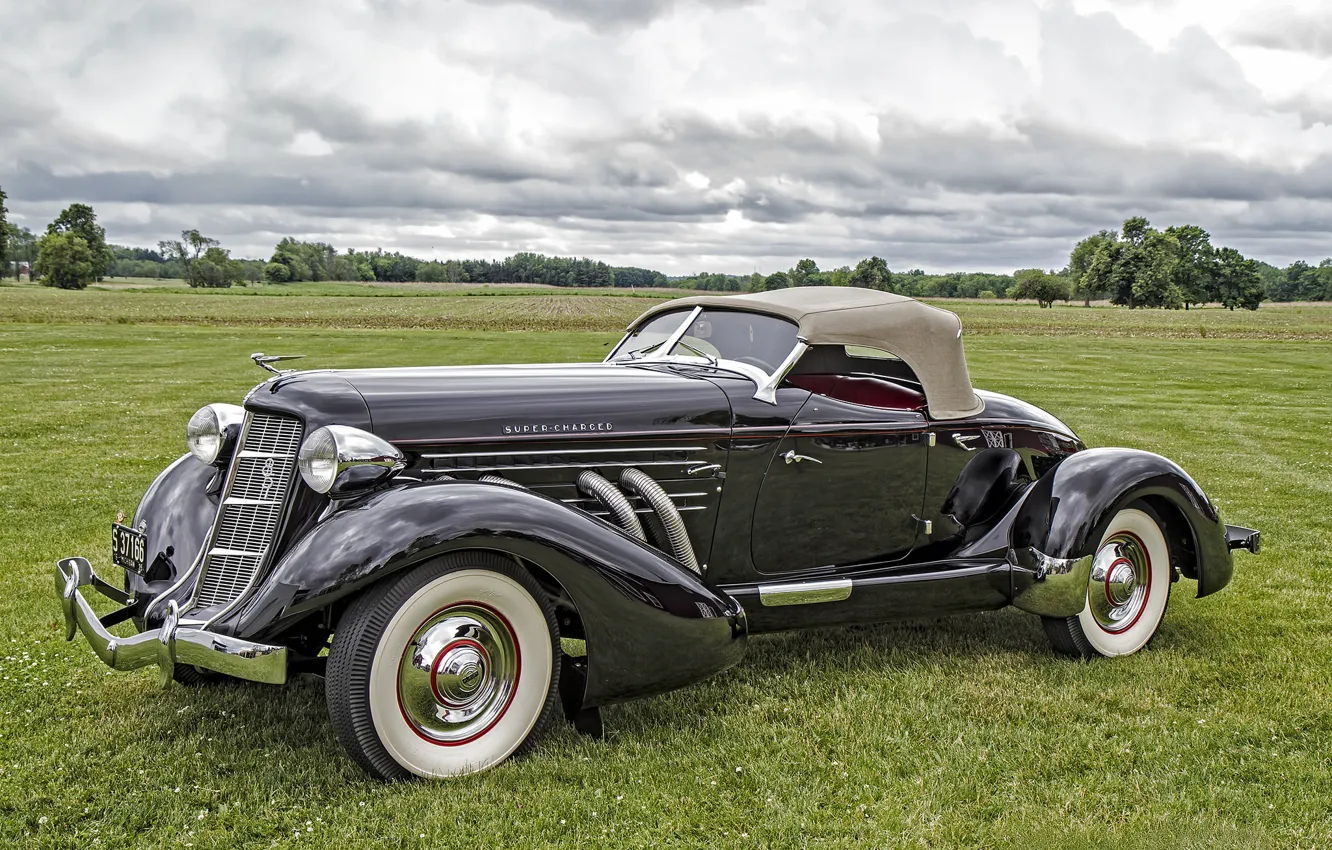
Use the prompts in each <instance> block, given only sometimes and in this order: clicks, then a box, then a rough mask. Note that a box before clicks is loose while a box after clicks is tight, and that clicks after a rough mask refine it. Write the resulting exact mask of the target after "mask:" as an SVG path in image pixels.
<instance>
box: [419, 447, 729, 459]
mask: <svg viewBox="0 0 1332 850" xmlns="http://www.w3.org/2000/svg"><path fill="white" fill-rule="evenodd" d="M706 448H707V446H666V447H662V446H647V447H642V446H635V447H630V448H613V447H612V448H604V449H541V450H539V451H527V452H513V451H505V450H504V449H496V450H492V451H487V452H444V453H440V454H435V453H432V452H425V453H422V454H421V455H419V457H422V458H434V459H441V458H443V459H451V458H462V457H545V456H546V455H594V454H629V453H630V452H701V451H704V450H706Z"/></svg>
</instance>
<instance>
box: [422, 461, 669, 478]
mask: <svg viewBox="0 0 1332 850" xmlns="http://www.w3.org/2000/svg"><path fill="white" fill-rule="evenodd" d="M688 462H689V461H687V460H637V461H635V460H625V461H613V460H607V461H588V462H587V463H531V464H519V465H518V466H436V467H432V468H430V469H422V470H420V474H421V475H450V474H452V473H455V472H522V471H523V470H527V469H596V468H604V467H608V466H614V467H620V466H683V465H684V464H686V463H688Z"/></svg>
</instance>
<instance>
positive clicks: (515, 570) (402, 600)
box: [56, 288, 1259, 779]
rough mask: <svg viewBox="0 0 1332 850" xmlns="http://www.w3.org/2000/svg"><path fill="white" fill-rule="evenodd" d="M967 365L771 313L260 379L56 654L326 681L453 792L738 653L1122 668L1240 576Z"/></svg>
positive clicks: (676, 311)
mask: <svg viewBox="0 0 1332 850" xmlns="http://www.w3.org/2000/svg"><path fill="white" fill-rule="evenodd" d="M961 335H962V330H961V324H960V322H959V321H958V319H957V317H956V316H955V315H953V314H952V313H949V312H946V311H943V310H939V309H936V308H934V307H929V306H926V305H924V304H921V303H919V302H917V301H913V300H911V299H909V298H904V297H901V296H897V295H891V294H886V293H878V292H871V291H865V290H857V289H827V288H817V289H816V288H809V289H790V290H785V291H780V292H767V293H756V294H752V295H741V296H732V297H723V296H719V297H711V296H709V297H697V298H685V299H681V300H676V301H668V302H664V303H661V304H659V305H657V306H655V307H653V308H652V309H650V310H648V311H647V312H646V313H645V314H644V315H643V316H642V317H641V318H639V319H638V320H637V321H636V322H635V323H634V324H633V325H632V326H631V327H630V328H629V331H628V334H627V335H626V336H625V337H624V339H623V340H621V342H620V343H619V344H618V345H617V346H616V347H615V348H614V349H613V350H612V352H611V354H610V355H609V356H608V357H607V358H606V360H605V362H603V363H585V364H566V365H519V366H473V367H449V368H411V369H364V370H349V371H340V370H333V371H318V370H316V371H305V372H289V373H277V374H276V375H275V376H274V377H271V378H269V379H268V380H266V381H265V382H264V383H261V384H260V385H259V386H257V387H255V388H254V389H253V390H251V391H250V393H249V395H247V396H246V397H245V400H244V404H243V406H235V405H230V404H210V405H208V406H206V407H204V408H202V409H201V410H199V412H198V413H196V414H195V415H194V416H193V417H192V418H191V419H190V422H189V425H188V428H187V439H186V442H187V445H188V448H189V453H188V454H185V455H183V456H182V457H181V458H180V459H179V460H177V461H175V462H174V463H173V464H171V466H169V467H168V468H167V469H166V470H165V471H164V472H162V473H161V474H160V475H159V476H158V478H157V480H156V481H154V482H153V483H152V485H151V486H150V487H149V488H148V491H147V493H146V494H145V495H144V497H143V499H142V501H141V502H140V504H139V506H138V509H137V511H136V512H135V514H134V516H133V519H132V520H131V521H130V522H128V523H124V522H117V523H115V524H113V529H112V532H113V534H112V537H113V561H114V562H115V563H116V564H117V565H119V566H121V567H123V568H124V579H123V581H121V580H119V579H117V580H115V581H108V580H104V579H102V578H100V577H98V576H97V575H96V574H95V573H94V571H93V569H92V567H91V566H90V564H89V562H88V561H87V560H86V559H83V558H66V559H64V560H62V561H60V562H59V563H58V565H57V573H56V586H57V591H58V592H59V594H60V599H61V602H62V605H63V608H64V613H65V618H66V622H67V626H68V633H69V637H70V639H73V637H74V635H75V633H76V632H80V631H81V632H82V633H83V635H84V637H85V638H86V639H87V640H88V642H89V643H90V644H91V645H92V648H93V650H94V651H95V652H96V653H97V655H98V656H99V657H100V658H101V659H102V660H103V661H104V662H106V663H107V664H109V665H111V666H112V667H115V668H117V669H122V670H124V669H132V668H136V667H142V666H146V665H152V664H156V665H158V666H159V667H160V668H161V671H162V677H163V683H164V684H166V683H169V682H170V681H171V680H172V679H174V680H176V681H180V682H184V683H189V684H199V683H203V682H207V681H215V680H218V679H223V678H227V677H235V678H240V679H248V680H252V681H258V682H269V683H274V684H281V683H283V682H285V681H286V680H287V678H288V677H289V676H291V675H293V674H295V673H297V672H301V671H307V672H314V673H321V674H323V675H324V676H325V682H326V685H325V686H326V692H327V699H328V708H329V713H330V715H331V717H332V722H333V728H334V729H335V730H336V733H337V735H338V737H339V738H340V739H341V741H342V743H343V744H344V745H345V746H346V748H347V750H348V751H349V752H350V753H351V755H352V756H353V757H354V758H355V759H356V761H357V762H359V763H360V764H361V765H362V766H363V767H364V768H365V769H366V770H367V771H369V772H370V773H371V774H373V775H375V776H378V777H382V778H386V779H389V778H402V777H408V776H411V775H413V774H415V775H420V776H450V775H458V774H464V773H469V772H473V771H477V770H481V769H484V768H486V767H489V766H491V765H494V764H496V763H497V762H500V761H502V760H504V759H506V758H508V757H509V756H511V755H513V754H515V753H517V752H519V751H521V750H523V749H524V748H526V747H528V746H530V745H531V744H532V742H533V741H534V740H535V739H536V738H537V737H538V736H539V735H540V733H541V732H542V730H543V728H545V727H546V726H548V724H549V723H550V722H552V720H553V718H554V717H556V716H557V715H558V714H560V713H563V714H564V716H565V717H566V718H568V719H569V720H571V721H572V722H573V723H574V725H575V726H576V727H577V728H578V729H580V730H582V731H585V732H589V733H593V734H595V733H599V731H600V728H601V720H600V714H599V712H598V707H599V706H603V705H606V704H608V703H612V702H615V701H619V700H627V699H631V698H635V697H643V696H648V695H651V694H657V693H661V692H663V691H667V690H669V689H672V688H678V687H681V686H683V685H688V684H690V683H692V682H696V681H698V680H700V679H702V678H704V677H707V676H710V675H712V674H714V673H716V672H718V671H720V670H723V669H725V668H727V667H729V666H730V665H732V664H735V663H736V662H737V661H739V660H740V658H741V656H742V654H743V651H744V647H745V639H746V636H747V635H748V634H751V633H755V632H764V631H770V630H777V629H793V628H804V627H810V626H837V625H846V624H852V623H872V622H881V621H888V620H893V619H898V618H907V617H911V618H917V617H932V616H935V615H941V614H947V613H951V612H958V611H984V610H989V609H995V608H1000V607H1002V606H1005V605H1010V604H1011V605H1015V606H1017V607H1018V608H1021V609H1023V610H1025V611H1030V612H1032V613H1034V614H1037V615H1039V616H1041V617H1042V618H1043V619H1044V624H1045V629H1046V631H1047V632H1048V634H1049V637H1050V639H1051V641H1052V643H1053V645H1054V647H1055V649H1056V650H1058V651H1060V652H1064V653H1067V654H1070V655H1075V656H1095V655H1125V654H1128V653H1132V652H1134V651H1136V650H1138V649H1140V648H1141V647H1142V646H1143V645H1144V644H1146V643H1147V641H1148V639H1150V638H1151V637H1152V635H1153V633H1155V631H1156V629H1157V626H1158V625H1159V623H1160V622H1161V618H1162V616H1163V614H1164V613H1165V608H1166V599H1167V597H1168V595H1169V593H1170V589H1171V586H1172V585H1173V584H1174V583H1175V582H1176V581H1177V580H1178V579H1179V578H1180V577H1181V576H1183V577H1185V578H1188V579H1190V580H1192V581H1195V582H1196V583H1197V593H1198V595H1199V596H1206V595H1208V594H1211V593H1215V592H1216V591H1218V590H1220V589H1221V588H1222V587H1224V586H1225V585H1226V584H1227V583H1228V582H1229V581H1230V577H1231V570H1232V565H1231V550H1233V549H1237V548H1244V549H1248V550H1249V551H1252V552H1257V551H1258V543H1259V536H1258V532H1256V531H1253V530H1250V529H1246V528H1239V527H1235V526H1226V525H1223V524H1221V522H1220V520H1219V518H1218V516H1217V511H1216V509H1215V507H1214V506H1213V505H1212V504H1211V503H1210V502H1209V501H1208V499H1207V497H1206V496H1204V495H1203V492H1202V490H1201V489H1199V487H1198V485H1197V484H1195V483H1194V482H1193V480H1192V479H1191V478H1190V477H1189V476H1188V475H1187V474H1186V473H1185V472H1184V471H1183V470H1182V469H1180V468H1179V467H1178V466H1176V465H1175V464H1174V463H1172V462H1170V461H1169V460H1166V459H1165V458H1163V457H1160V456H1159V455H1155V454H1150V453H1148V452H1143V451H1135V450H1131V449H1115V448H1099V449H1088V448H1085V447H1084V446H1083V444H1082V443H1081V441H1079V440H1078V438H1077V437H1076V436H1075V435H1074V434H1073V432H1072V431H1071V430H1069V428H1068V427H1067V426H1065V425H1064V424H1063V423H1062V422H1060V421H1059V420H1058V419H1056V418H1055V417H1053V416H1051V415H1050V414H1048V413H1046V412H1044V411H1042V410H1039V409H1037V408H1035V407H1033V406H1031V405H1029V404H1025V403H1023V402H1021V401H1018V400H1016V399H1013V398H1010V397H1008V396H1004V395H999V394H997V393H987V392H981V391H976V390H973V389H972V386H971V381H970V379H969V377H968V374H967V366H966V361H965V358H964V356H963V349H962V340H961ZM255 358H256V361H257V362H259V363H260V365H263V366H265V368H268V369H269V370H270V371H274V372H276V369H274V368H273V367H272V366H270V365H269V363H270V362H272V361H274V360H276V359H280V358H272V357H263V356H262V355H255ZM84 587H92V588H94V589H96V590H98V591H100V592H102V593H103V594H105V595H107V596H110V597H112V598H113V599H116V600H118V601H119V602H121V603H122V604H123V605H124V607H123V608H121V609H120V610H118V611H116V612H114V613H111V614H108V615H106V616H103V617H100V618H99V617H98V616H97V615H96V614H95V613H94V611H93V609H92V608H91V607H90V606H89V605H88V603H87V601H86V600H85V599H84V598H83V595H82V591H81V588H84ZM122 587H123V589H122ZM124 621H132V623H133V624H134V626H135V627H136V628H137V630H138V634H136V635H134V636H131V637H120V636H116V635H113V634H111V632H110V631H109V629H110V627H112V626H113V625H115V624H117V623H121V622H124Z"/></svg>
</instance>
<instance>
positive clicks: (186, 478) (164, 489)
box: [126, 453, 218, 597]
mask: <svg viewBox="0 0 1332 850" xmlns="http://www.w3.org/2000/svg"><path fill="white" fill-rule="evenodd" d="M216 472H217V470H215V469H214V468H213V467H211V466H208V465H207V464H204V463H202V462H200V461H199V460H198V459H197V458H195V457H194V455H192V454H188V453H187V454H184V455H181V456H180V457H178V458H176V460H175V461H173V462H172V464H171V465H170V466H168V467H167V468H166V469H164V470H162V472H161V473H160V474H159V475H158V476H157V478H156V479H154V480H153V483H152V484H151V485H149V487H148V490H147V491H146V492H145V493H144V494H143V498H142V499H140V500H139V507H138V509H137V510H135V512H134V519H133V520H132V523H133V525H134V526H135V527H136V528H137V527H138V526H139V525H140V524H142V525H143V526H144V531H145V533H146V534H147V537H148V545H147V547H146V549H145V553H146V556H147V561H148V579H149V580H148V581H145V580H144V579H143V578H142V577H140V576H138V575H136V574H134V573H132V572H129V571H126V576H127V582H128V587H127V588H126V589H127V590H129V591H131V592H132V593H134V594H136V595H138V596H142V597H151V596H153V595H155V594H157V593H160V592H161V591H162V590H163V589H165V588H166V587H168V586H169V585H170V584H171V583H172V582H174V581H175V580H176V577H177V574H178V572H179V571H180V570H188V569H189V568H190V566H191V565H192V564H193V563H194V560H195V559H196V558H197V557H198V556H199V551H200V550H201V549H203V545H204V541H205V540H207V539H208V532H209V530H210V529H211V528H212V527H213V520H214V519H215V518H216V517H217V503H218V493H217V491H214V492H212V493H209V492H208V484H209V482H210V481H212V479H213V476H214V475H215V474H216Z"/></svg>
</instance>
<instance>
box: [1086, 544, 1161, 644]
mask: <svg viewBox="0 0 1332 850" xmlns="http://www.w3.org/2000/svg"><path fill="white" fill-rule="evenodd" d="M1151 569H1152V562H1151V557H1150V556H1149V555H1148V554H1147V547H1146V546H1144V545H1143V543H1142V541H1141V540H1139V539H1138V538H1137V537H1136V536H1134V535H1132V534H1129V533H1127V532H1122V533H1119V534H1116V535H1114V536H1113V537H1111V538H1109V539H1108V540H1106V542H1105V545H1104V546H1102V547H1101V548H1100V550H1099V551H1098V552H1097V553H1096V558H1095V559H1094V560H1093V561H1092V571H1091V584H1090V586H1089V587H1088V588H1087V603H1088V606H1089V607H1090V608H1091V613H1092V616H1093V617H1095V618H1096V623H1097V625H1099V626H1100V627H1101V628H1102V629H1104V630H1105V631H1107V632H1112V633H1113V632H1122V631H1124V630H1125V629H1127V628H1129V627H1131V626H1132V625H1133V624H1134V623H1136V622H1137V621H1138V617H1140V616H1141V615H1142V612H1143V609H1144V608H1145V607H1146V605H1147V593H1148V591H1149V590H1151V586H1152V573H1151Z"/></svg>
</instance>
